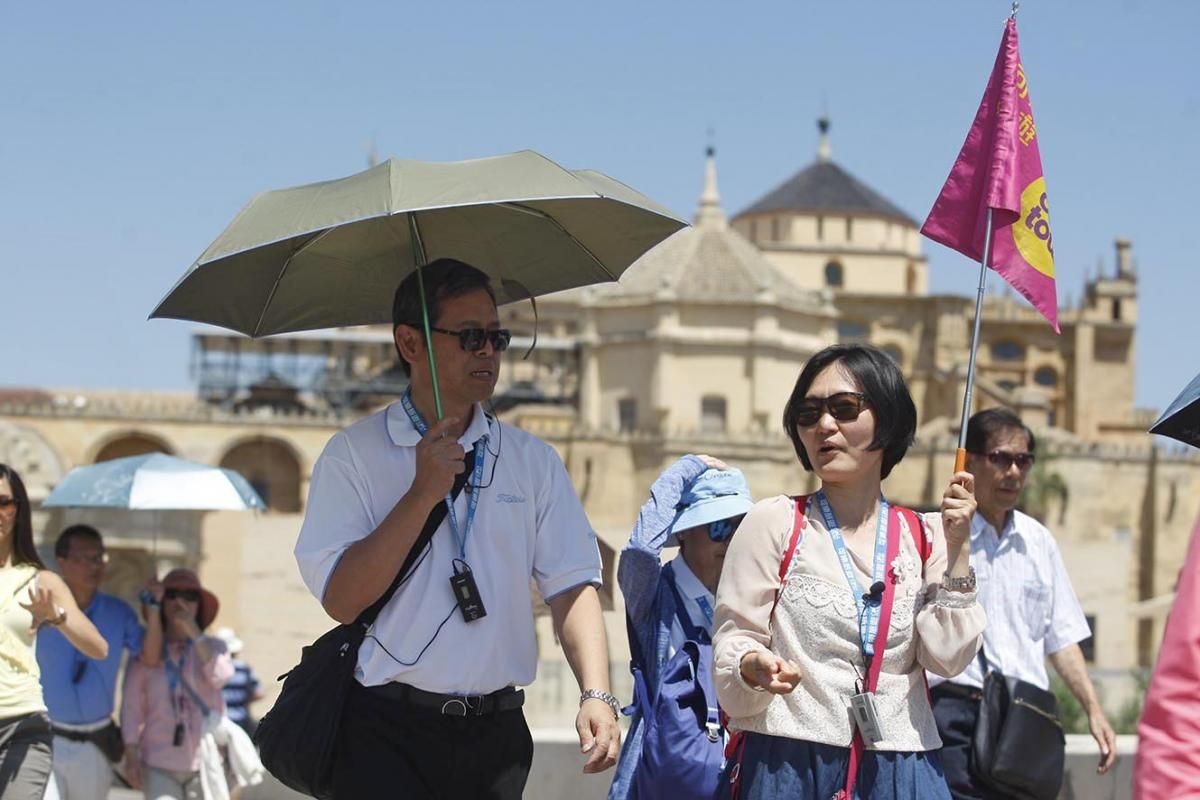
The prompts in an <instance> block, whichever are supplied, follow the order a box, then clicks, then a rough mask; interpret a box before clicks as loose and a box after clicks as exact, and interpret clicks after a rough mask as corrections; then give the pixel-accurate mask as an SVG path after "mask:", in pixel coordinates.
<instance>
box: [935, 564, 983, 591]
mask: <svg viewBox="0 0 1200 800" xmlns="http://www.w3.org/2000/svg"><path fill="white" fill-rule="evenodd" d="M942 588H943V589H945V590H946V591H948V592H973V591H975V568H974V567H967V574H966V576H965V577H962V578H951V577H950V573H949V572H946V573H943V574H942Z"/></svg>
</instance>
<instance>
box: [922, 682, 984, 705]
mask: <svg viewBox="0 0 1200 800" xmlns="http://www.w3.org/2000/svg"><path fill="white" fill-rule="evenodd" d="M929 693H930V694H934V695H938V694H943V695H946V696H947V697H957V698H959V699H961V700H976V701H978V700H982V699H983V690H982V689H977V688H976V687H974V686H963V685H962V684H961V683H950V682H949V681H947V682H945V683H939V684H938V685H937V686H934V687H933V688H932V689H930V690H929Z"/></svg>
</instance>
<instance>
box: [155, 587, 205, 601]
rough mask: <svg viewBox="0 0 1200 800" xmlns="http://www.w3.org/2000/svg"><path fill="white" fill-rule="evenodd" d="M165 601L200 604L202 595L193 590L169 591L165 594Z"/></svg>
mask: <svg viewBox="0 0 1200 800" xmlns="http://www.w3.org/2000/svg"><path fill="white" fill-rule="evenodd" d="M163 600H186V601H187V602H189V603H199V602H200V593H199V592H197V591H194V590H192V589H167V590H166V591H164V592H163Z"/></svg>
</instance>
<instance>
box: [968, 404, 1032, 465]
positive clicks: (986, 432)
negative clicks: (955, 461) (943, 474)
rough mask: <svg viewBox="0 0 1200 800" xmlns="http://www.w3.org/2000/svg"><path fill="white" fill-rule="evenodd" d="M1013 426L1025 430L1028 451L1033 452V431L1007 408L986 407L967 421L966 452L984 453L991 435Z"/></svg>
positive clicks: (1011, 428) (1010, 428)
mask: <svg viewBox="0 0 1200 800" xmlns="http://www.w3.org/2000/svg"><path fill="white" fill-rule="evenodd" d="M1014 428H1015V429H1016V430H1021V431H1024V432H1025V437H1026V438H1027V439H1028V440H1029V452H1031V453H1032V452H1035V451H1036V450H1037V440H1036V439H1034V438H1033V431H1032V430H1030V429H1029V426H1028V425H1026V424H1025V423H1024V422H1022V421H1021V418H1020V417H1018V416H1017V415H1016V414H1014V413H1013V412H1012V411H1009V410H1008V409H1007V408H986V409H984V410H983V411H980V412H979V413H977V414H976V415H975V416H973V417H971V419H970V420H968V421H967V452H968V453H975V454H976V455H985V454H986V453H987V451H988V442H990V441H991V440H992V437H993V436H995V435H996V434H997V433H1000V432H1001V431H1006V430H1013V429H1014Z"/></svg>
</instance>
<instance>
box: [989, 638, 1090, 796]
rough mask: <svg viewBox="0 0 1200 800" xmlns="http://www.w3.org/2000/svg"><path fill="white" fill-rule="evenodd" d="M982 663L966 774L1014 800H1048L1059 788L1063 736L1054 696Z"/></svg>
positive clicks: (1061, 776)
mask: <svg viewBox="0 0 1200 800" xmlns="http://www.w3.org/2000/svg"><path fill="white" fill-rule="evenodd" d="M979 659H980V663H981V664H982V666H983V673H984V679H983V700H982V702H981V703H980V704H979V721H978V722H977V723H976V724H975V734H974V736H973V738H972V741H971V758H970V760H969V763H970V770H971V777H972V778H974V780H975V782H976V783H977V784H979V785H981V786H982V787H984V788H988V789H991V790H993V791H997V792H1001V793H1002V794H1003V795H1004V796H1005V797H1014V798H1018V800H1054V798H1056V797H1058V791H1059V789H1060V788H1061V786H1062V781H1063V769H1064V768H1065V765H1066V738H1065V737H1064V736H1063V729H1062V723H1061V722H1059V720H1058V701H1057V700H1055V698H1054V695H1053V694H1052V693H1050V692H1047V691H1046V690H1044V689H1041V688H1038V687H1037V686H1034V685H1033V684H1032V683H1029V682H1027V681H1023V680H1019V679H1017V678H1009V677H1006V676H1005V675H1004V674H1003V673H1000V672H998V671H996V670H994V669H989V668H988V661H987V656H986V655H984V652H983V649H982V648H980V650H979Z"/></svg>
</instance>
